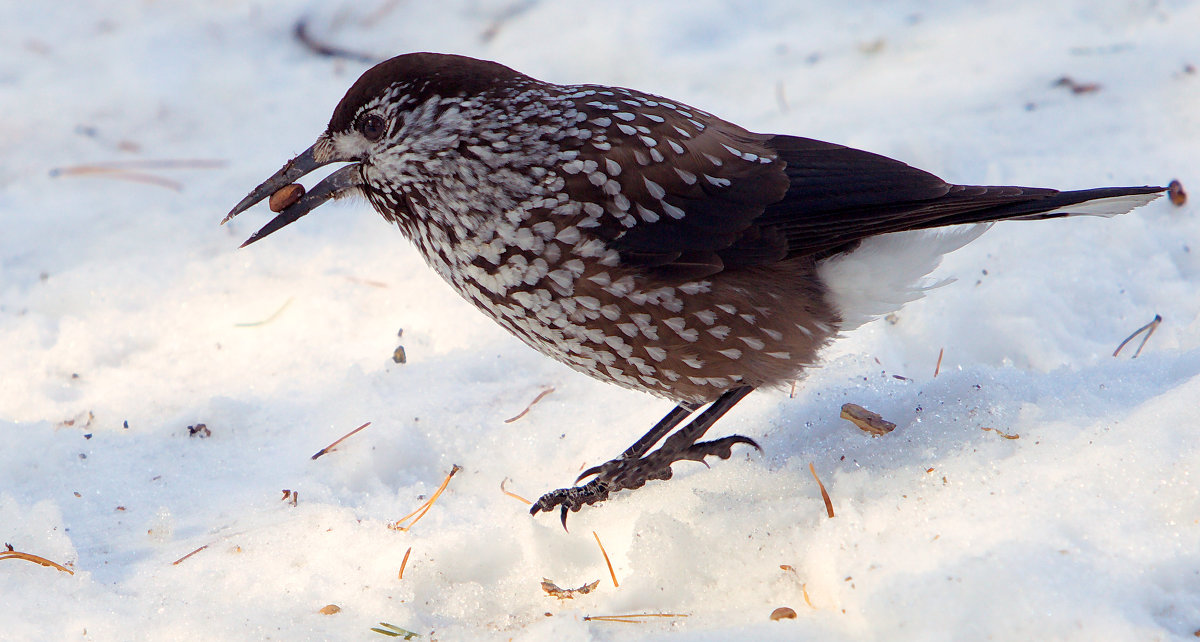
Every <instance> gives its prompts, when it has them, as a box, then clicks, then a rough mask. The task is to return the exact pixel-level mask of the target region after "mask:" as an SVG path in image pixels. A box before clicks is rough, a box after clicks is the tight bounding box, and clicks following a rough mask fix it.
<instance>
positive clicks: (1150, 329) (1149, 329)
mask: <svg viewBox="0 0 1200 642" xmlns="http://www.w3.org/2000/svg"><path fill="white" fill-rule="evenodd" d="M1162 320H1163V318H1162V315H1161V314H1156V315H1154V320H1152V321H1151V322H1150V323H1147V324H1146V325H1144V326H1142V327H1140V328H1138V329H1137V330H1134V331H1133V334H1131V335H1129V336H1128V337H1126V339H1125V340H1124V341H1122V342H1121V345H1119V346H1117V349H1116V350H1113V356H1114V357H1115V356H1117V355H1118V354H1120V353H1121V348H1124V347H1125V344H1127V343H1129V342H1130V341H1133V338H1134V337H1136V336H1137V335H1139V334H1141V333H1143V332H1145V333H1146V336H1144V337H1142V342H1141V343H1139V344H1138V348H1137V350H1136V351H1135V352H1134V353H1133V356H1132V357H1130V359H1137V356H1138V355H1139V354H1141V353H1142V348H1144V347H1146V342H1147V341H1149V340H1150V335H1152V334H1154V331H1155V330H1157V329H1158V326H1159V324H1161V323H1162Z"/></svg>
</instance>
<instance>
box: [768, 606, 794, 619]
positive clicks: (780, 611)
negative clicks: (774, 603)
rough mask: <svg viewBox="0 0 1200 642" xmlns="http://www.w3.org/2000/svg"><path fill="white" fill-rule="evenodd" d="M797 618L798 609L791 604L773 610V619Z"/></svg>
mask: <svg viewBox="0 0 1200 642" xmlns="http://www.w3.org/2000/svg"><path fill="white" fill-rule="evenodd" d="M794 619H796V611H794V610H793V609H792V608H791V607H789V606H781V607H779V608H777V609H775V610H774V611H771V620H772V621H777V620H794Z"/></svg>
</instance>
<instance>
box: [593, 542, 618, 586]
mask: <svg viewBox="0 0 1200 642" xmlns="http://www.w3.org/2000/svg"><path fill="white" fill-rule="evenodd" d="M592 537H595V538H596V546H599V547H600V554H601V555H603V556H604V563H605V564H607V565H608V575H609V577H611V578H612V581H613V588H620V587H621V585H620V584H618V583H617V574H616V573H615V572H614V571H613V567H612V562H610V561H608V551H606V550H604V544H601V543H600V536H599V535H597V534H596V531H592Z"/></svg>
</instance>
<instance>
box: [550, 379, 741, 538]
mask: <svg viewBox="0 0 1200 642" xmlns="http://www.w3.org/2000/svg"><path fill="white" fill-rule="evenodd" d="M750 390H751V388H750V387H749V386H744V387H741V388H735V389H733V390H730V391H727V392H726V393H725V394H723V395H721V397H720V398H719V399H717V400H716V401H714V402H713V404H712V405H711V406H709V408H708V409H707V410H705V411H704V413H703V414H701V415H700V417H698V418H697V419H695V420H694V421H692V423H690V424H688V425H687V426H685V427H684V428H681V429H680V430H678V431H677V432H675V433H672V434H671V435H670V436H669V437H667V438H666V440H665V441H663V442H662V445H661V446H659V448H658V450H655V451H654V452H650V453H647V452H646V451H648V450H649V449H650V448H651V447H652V446H653V445H654V444H655V443H656V442H657V441H658V440H659V439H662V437H663V436H664V435H666V434H667V433H668V432H669V431H670V430H671V429H672V428H674V427H675V426H676V425H678V424H679V422H680V421H682V420H683V418H684V417H686V416H687V415H688V414H690V413H691V412H693V411H694V410H696V406H695V405H694V404H680V405H679V406H676V408H675V409H674V410H672V411H671V412H670V413H669V414H668V415H667V416H666V417H664V418H663V420H662V421H660V422H658V424H657V425H655V426H654V428H651V429H650V432H648V433H646V434H645V435H644V436H643V437H642V438H641V439H639V440H638V441H637V443H635V444H634V445H633V446H630V447H629V449H628V450H626V451H625V452H624V453H622V454H621V456H620V457H617V458H616V459H613V460H611V461H606V462H604V463H603V464H600V465H599V466H592V467H591V468H589V469H587V470H585V471H583V473H581V474H580V475H579V477H577V478H576V479H575V483H576V484H577V485H576V486H575V487H573V488H560V489H558V490H555V491H551V492H549V493H546V494H545V495H542V496H541V497H540V498H538V500H537V502H535V503H534V505H533V507H532V508H530V509H529V514H530V515H537V514H538V513H541V512H547V513H548V512H550V511H552V510H554V509H555V508H558V509H559V517H560V519H561V521H562V525H563V529H564V530H565V529H566V528H567V513H573V512H577V511H578V510H579V509H581V508H583V507H584V506H589V505H591V504H598V503H600V502H602V501H604V500H606V499H608V497H609V495H611V494H613V493H615V492H619V491H622V490H634V489H637V488H641V487H642V486H645V485H646V482H648V481H650V480H656V479H670V478H671V476H672V474H673V473H672V472H671V465H672V464H674V463H675V462H677V461H684V460H688V461H698V462H700V463H702V464H704V465H705V466H707V465H708V463H707V462H705V461H704V458H705V457H708V456H709V455H715V456H717V457H719V458H721V459H729V457H730V456H732V453H733V445H734V444H747V445H750V446H753V447H754V448H755V449H757V450H759V451H761V450H762V448H761V447H759V445H758V444H757V443H755V441H754V440H753V439H750V438H749V437H743V436H741V435H731V436H729V437H723V438H721V439H714V440H712V441H702V442H699V443H697V442H696V440H697V439H699V438H700V437H701V436H703V435H704V432H705V431H706V430H708V428H709V427H710V426H711V425H712V424H713V422H715V421H716V420H717V419H719V418H720V417H721V415H723V414H724V413H725V412H726V411H727V410H729V409H730V408H732V407H733V405H734V404H736V403H737V402H738V400H740V399H741V398H742V397H745V396H746V395H747V394H749V393H750ZM593 475H595V478H594V479H592V480H591V481H589V482H588V483H586V484H583V485H581V486H580V485H578V484H579V482H581V481H583V479H584V478H586V477H591V476H593Z"/></svg>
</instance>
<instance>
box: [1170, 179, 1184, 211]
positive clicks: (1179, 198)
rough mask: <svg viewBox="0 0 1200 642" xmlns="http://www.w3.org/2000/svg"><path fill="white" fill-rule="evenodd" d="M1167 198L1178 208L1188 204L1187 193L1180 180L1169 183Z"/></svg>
mask: <svg viewBox="0 0 1200 642" xmlns="http://www.w3.org/2000/svg"><path fill="white" fill-rule="evenodd" d="M1167 198H1169V199H1171V202H1172V203H1173V204H1175V205H1176V206H1177V207H1183V204H1184V203H1186V202H1187V192H1185V191H1183V183H1180V182H1179V181H1178V180H1174V181H1171V182H1170V183H1167Z"/></svg>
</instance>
